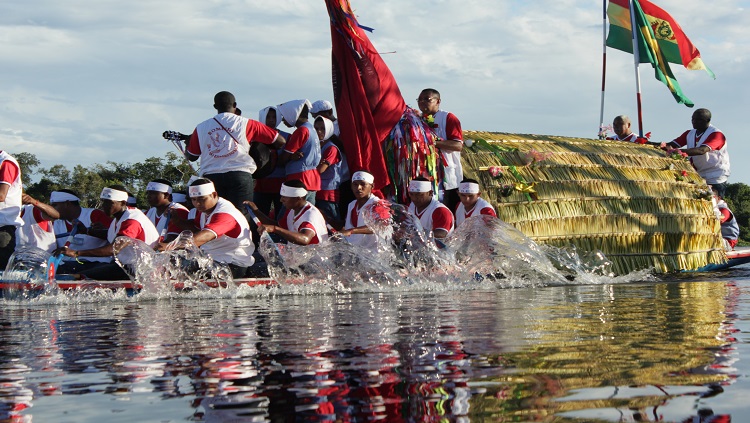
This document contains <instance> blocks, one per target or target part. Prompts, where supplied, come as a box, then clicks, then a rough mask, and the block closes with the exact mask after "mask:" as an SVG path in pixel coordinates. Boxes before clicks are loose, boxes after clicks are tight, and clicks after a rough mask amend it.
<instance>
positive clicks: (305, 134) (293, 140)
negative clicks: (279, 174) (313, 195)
mask: <svg viewBox="0 0 750 423" xmlns="http://www.w3.org/2000/svg"><path fill="white" fill-rule="evenodd" d="M309 137H310V131H308V129H307V128H305V127H304V126H301V127H299V128H297V130H296V131H294V133H292V135H291V136H290V137H289V141H288V142H287V143H286V145H285V146H284V151H286V152H287V153H292V154H294V153H296V152H297V151H298V150H299V149H300V148H302V147H303V146H304V145H305V143H306V142H307V139H308V138H309ZM293 179H298V180H300V181H302V183H304V184H305V187H306V188H307V190H308V191H319V190H320V173H318V169H310V170H305V171H302V172H298V173H290V174H288V175H286V180H287V181H291V180H293ZM279 189H281V187H279Z"/></svg>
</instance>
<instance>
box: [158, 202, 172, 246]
mask: <svg viewBox="0 0 750 423" xmlns="http://www.w3.org/2000/svg"><path fill="white" fill-rule="evenodd" d="M172 207H174V203H169V205H168V206H167V209H166V210H164V213H166V214H167V216H166V217H165V219H166V220H165V221H164V227H163V228H162V229H161V233H160V234H159V241H161V242H164V238H166V237H167V230H168V229H169V218H171V217H172V214H171V213H170V210H171V209H172Z"/></svg>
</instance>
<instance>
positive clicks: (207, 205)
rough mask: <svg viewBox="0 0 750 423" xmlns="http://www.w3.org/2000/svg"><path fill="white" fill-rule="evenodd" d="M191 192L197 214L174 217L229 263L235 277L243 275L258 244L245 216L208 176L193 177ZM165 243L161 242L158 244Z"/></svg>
mask: <svg viewBox="0 0 750 423" xmlns="http://www.w3.org/2000/svg"><path fill="white" fill-rule="evenodd" d="M188 195H189V196H190V200H191V201H192V202H193V205H194V206H195V217H194V218H193V219H191V220H185V219H184V218H182V217H180V216H179V215H175V214H172V216H171V220H174V221H175V224H176V225H178V226H179V227H180V228H182V229H183V230H189V231H191V232H192V233H193V242H194V243H195V245H196V246H198V247H200V249H201V250H203V251H205V252H206V253H208V255H209V256H211V258H212V259H214V260H215V261H217V262H220V263H224V264H226V265H228V266H229V268H230V269H231V270H232V277H233V278H241V277H244V276H245V273H246V272H247V268H248V267H250V266H252V265H253V263H254V262H255V259H254V258H253V252H254V251H255V246H254V245H253V240H252V236H251V234H250V225H249V224H248V223H247V219H246V218H245V216H244V215H243V214H242V213H241V212H240V211H239V210H238V209H237V208H236V207H235V206H234V205H233V204H232V203H231V202H230V201H229V200H226V199H224V198H221V197H219V194H218V193H217V192H216V187H215V186H214V183H213V182H211V181H210V180H208V179H206V178H199V179H196V180H195V181H193V182H192V183H191V184H190V187H189V188H188ZM174 212H175V211H174V210H170V213H174ZM164 246H165V244H160V247H158V248H159V249H163V248H164Z"/></svg>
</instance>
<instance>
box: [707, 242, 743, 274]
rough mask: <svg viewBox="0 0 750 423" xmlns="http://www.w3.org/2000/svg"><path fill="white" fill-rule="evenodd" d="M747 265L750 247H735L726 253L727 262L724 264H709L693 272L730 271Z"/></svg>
mask: <svg viewBox="0 0 750 423" xmlns="http://www.w3.org/2000/svg"><path fill="white" fill-rule="evenodd" d="M747 263H750V247H735V248H734V250H731V251H727V261H726V262H725V263H715V264H709V265H706V266H704V267H701V268H699V269H697V270H695V271H696V272H715V271H719V270H727V269H731V268H733V267H737V266H741V265H743V264H747Z"/></svg>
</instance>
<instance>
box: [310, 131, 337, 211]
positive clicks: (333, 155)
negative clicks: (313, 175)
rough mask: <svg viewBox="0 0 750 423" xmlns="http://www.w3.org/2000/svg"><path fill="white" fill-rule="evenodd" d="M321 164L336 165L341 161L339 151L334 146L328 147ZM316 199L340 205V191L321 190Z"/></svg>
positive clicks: (323, 153)
mask: <svg viewBox="0 0 750 423" xmlns="http://www.w3.org/2000/svg"><path fill="white" fill-rule="evenodd" d="M320 161H321V163H323V162H326V163H328V167H329V168H330V167H331V166H333V165H335V164H336V163H338V162H340V161H341V153H340V152H339V149H338V148H336V147H335V146H333V145H330V146H328V148H326V149H325V150H323V152H322V157H321V160H320ZM315 198H316V199H318V200H323V201H331V202H334V203H338V201H339V190H338V189H320V190H319V191H318V192H317V193H316V194H315Z"/></svg>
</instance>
